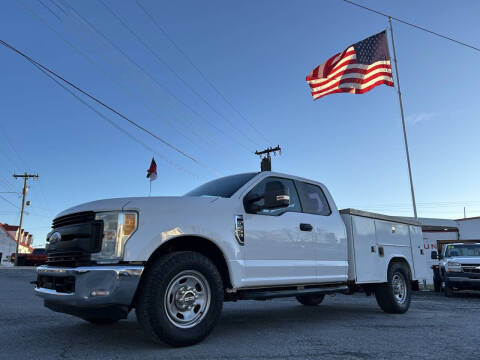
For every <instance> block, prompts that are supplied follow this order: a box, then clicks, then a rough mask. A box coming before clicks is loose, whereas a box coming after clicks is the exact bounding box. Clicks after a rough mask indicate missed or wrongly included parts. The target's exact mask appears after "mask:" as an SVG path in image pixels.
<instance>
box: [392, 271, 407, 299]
mask: <svg viewBox="0 0 480 360" xmlns="http://www.w3.org/2000/svg"><path fill="white" fill-rule="evenodd" d="M392 288H393V296H394V298H395V301H396V302H397V303H399V304H403V303H404V302H405V300H406V299H407V283H406V282H405V279H404V278H403V276H402V275H400V274H398V273H397V274H395V275H393V279H392Z"/></svg>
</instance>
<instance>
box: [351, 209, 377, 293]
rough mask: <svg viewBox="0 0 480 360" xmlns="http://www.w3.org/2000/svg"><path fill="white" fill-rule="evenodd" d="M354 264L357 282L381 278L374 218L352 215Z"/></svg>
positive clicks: (372, 281)
mask: <svg viewBox="0 0 480 360" xmlns="http://www.w3.org/2000/svg"><path fill="white" fill-rule="evenodd" d="M352 230H353V248H354V255H355V259H354V264H355V274H356V280H355V282H356V283H357V284H366V283H375V282H379V281H380V280H381V278H382V277H381V274H380V271H379V269H380V268H381V267H380V260H379V256H378V248H377V241H376V237H375V220H373V219H369V218H365V217H360V216H352Z"/></svg>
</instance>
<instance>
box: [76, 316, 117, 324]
mask: <svg viewBox="0 0 480 360" xmlns="http://www.w3.org/2000/svg"><path fill="white" fill-rule="evenodd" d="M83 320H85V321H88V322H89V323H91V324H95V325H111V324H115V323H117V322H119V321H120V319H105V318H83Z"/></svg>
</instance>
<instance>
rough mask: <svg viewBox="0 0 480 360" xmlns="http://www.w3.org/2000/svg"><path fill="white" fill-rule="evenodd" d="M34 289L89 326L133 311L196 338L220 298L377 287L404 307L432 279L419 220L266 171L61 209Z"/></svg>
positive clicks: (310, 298) (313, 296)
mask: <svg viewBox="0 0 480 360" xmlns="http://www.w3.org/2000/svg"><path fill="white" fill-rule="evenodd" d="M48 240H49V241H48V249H47V251H48V262H47V265H46V266H41V267H39V268H38V277H37V282H36V287H35V292H36V294H37V295H39V296H40V297H42V298H43V299H44V304H45V306H46V307H48V308H50V309H51V310H54V311H57V312H63V313H68V314H72V315H75V316H78V317H81V318H83V319H85V320H87V321H90V322H92V323H105V322H115V321H118V320H120V319H122V318H126V317H127V315H128V313H129V311H130V310H132V309H135V311H136V316H137V319H138V321H139V323H140V324H141V326H142V327H143V329H144V330H145V331H146V333H147V334H148V335H150V336H151V337H152V338H154V339H156V340H158V339H160V340H162V341H164V342H166V343H168V344H170V345H173V346H185V345H191V344H195V343H197V342H199V341H200V340H201V339H203V338H204V337H205V336H207V335H208V333H209V332H210V331H211V330H212V328H213V327H214V326H215V324H216V323H217V321H218V319H219V317H220V313H221V310H222V306H223V302H224V301H237V300H248V299H253V300H265V299H271V298H277V297H288V296H292V297H296V298H297V300H298V301H299V302H300V303H301V304H303V305H307V306H315V305H319V304H320V303H321V302H322V300H323V298H324V296H325V294H331V293H344V294H352V293H354V292H356V291H363V292H365V293H366V294H367V295H371V294H375V296H376V300H377V303H378V305H379V306H380V307H381V308H382V309H383V310H384V311H385V312H387V313H404V312H406V311H407V310H408V308H409V305H410V296H411V290H412V288H417V287H418V282H419V281H421V280H424V279H426V278H427V276H428V268H427V263H426V259H425V255H424V254H423V239H422V231H421V228H420V225H419V224H418V223H417V222H415V221H412V220H408V219H403V218H396V217H390V216H385V215H380V214H373V213H368V212H363V211H359V210H353V209H345V210H341V211H338V210H337V207H336V205H335V202H334V201H333V198H332V196H331V195H330V193H329V191H328V190H327V188H326V187H325V186H324V185H323V184H321V183H318V182H316V181H312V180H307V179H303V178H300V177H297V176H292V175H285V174H280V173H274V172H269V171H264V172H260V173H246V174H238V175H233V176H228V177H224V178H220V179H217V180H213V181H211V182H209V183H206V184H204V185H202V186H200V187H198V188H197V189H194V190H193V191H191V192H189V193H187V194H186V195H185V196H181V197H148V198H120V199H107V200H100V201H94V202H90V203H86V204H83V205H79V206H76V207H73V208H71V209H68V210H66V211H64V212H62V213H60V214H59V215H58V216H57V217H56V218H55V219H54V220H53V229H52V232H51V233H50V234H49V236H48Z"/></svg>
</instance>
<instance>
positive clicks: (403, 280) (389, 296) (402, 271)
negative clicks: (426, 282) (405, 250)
mask: <svg viewBox="0 0 480 360" xmlns="http://www.w3.org/2000/svg"><path fill="white" fill-rule="evenodd" d="M411 291H412V287H411V283H410V277H409V272H408V269H407V267H406V266H405V265H404V264H402V263H397V262H394V263H392V264H390V266H389V268H388V273H387V282H386V283H385V284H380V285H377V287H376V289H375V297H376V299H377V304H378V305H379V306H380V308H381V309H382V310H383V311H385V312H386V313H390V314H403V313H405V312H406V311H407V310H408V308H409V307H410V297H411Z"/></svg>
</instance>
